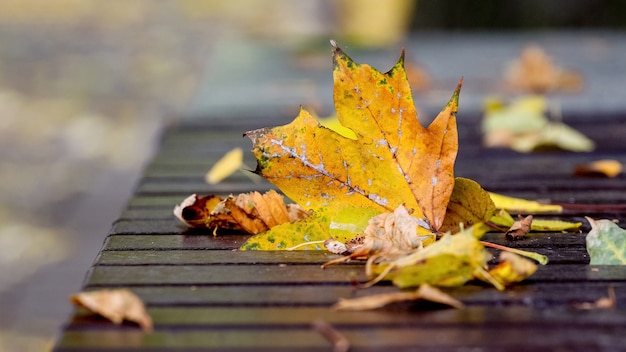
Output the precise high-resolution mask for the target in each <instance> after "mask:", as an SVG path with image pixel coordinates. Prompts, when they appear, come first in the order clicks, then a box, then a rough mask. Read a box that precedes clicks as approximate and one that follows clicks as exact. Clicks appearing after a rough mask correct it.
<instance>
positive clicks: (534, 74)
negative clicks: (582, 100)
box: [505, 45, 583, 92]
mask: <svg viewBox="0 0 626 352" xmlns="http://www.w3.org/2000/svg"><path fill="white" fill-rule="evenodd" d="M505 81H506V82H507V83H508V84H509V85H510V86H511V87H513V88H515V89H519V90H524V91H531V92H548V91H555V90H561V91H578V90H580V89H581V88H582V86H583V79H582V77H581V76H580V74H578V73H576V72H574V71H572V70H567V69H564V68H562V67H559V66H558V65H556V64H555V63H554V62H553V59H552V57H550V56H549V55H548V54H546V52H545V51H544V50H543V49H542V48H541V47H539V46H536V45H530V46H527V47H526V48H524V49H523V50H522V53H521V55H520V57H519V59H517V60H516V61H514V62H512V63H511V65H510V67H509V69H508V70H507V72H506V74H505Z"/></svg>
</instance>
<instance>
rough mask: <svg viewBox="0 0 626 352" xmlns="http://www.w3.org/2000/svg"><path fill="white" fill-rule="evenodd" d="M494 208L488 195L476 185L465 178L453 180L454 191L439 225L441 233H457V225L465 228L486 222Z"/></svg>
mask: <svg viewBox="0 0 626 352" xmlns="http://www.w3.org/2000/svg"><path fill="white" fill-rule="evenodd" d="M495 210H496V207H495V205H494V204H493V202H492V201H491V197H490V196H489V193H487V191H485V190H484V189H483V188H482V187H480V185H479V184H478V183H476V182H475V181H472V180H470V179H467V178H462V177H457V178H455V179H454V189H453V190H452V195H451V196H450V201H449V202H448V207H447V209H446V216H445V217H444V219H443V224H442V225H441V229H440V231H441V232H446V231H450V232H451V233H456V232H458V231H459V229H460V227H459V224H461V223H462V224H463V225H465V226H466V227H468V226H471V225H474V224H477V223H481V222H486V221H488V220H489V219H490V218H491V216H492V215H493V213H494V212H495Z"/></svg>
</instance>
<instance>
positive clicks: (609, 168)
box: [574, 159, 622, 177]
mask: <svg viewBox="0 0 626 352" xmlns="http://www.w3.org/2000/svg"><path fill="white" fill-rule="evenodd" d="M621 172H622V163H620V162H619V161H617V160H612V159H604V160H596V161H592V162H589V163H586V164H580V165H577V166H576V167H575V168H574V175H577V176H605V177H616V176H617V175H619V174H620V173H621Z"/></svg>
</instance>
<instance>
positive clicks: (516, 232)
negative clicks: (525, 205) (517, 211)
mask: <svg viewBox="0 0 626 352" xmlns="http://www.w3.org/2000/svg"><path fill="white" fill-rule="evenodd" d="M532 222H533V216H532V215H528V216H526V217H525V218H521V217H520V219H519V220H517V221H515V222H514V223H513V225H511V228H509V230H508V231H507V232H506V237H507V238H508V239H510V240H519V239H522V238H524V237H526V235H527V234H528V233H529V232H530V230H531V226H532Z"/></svg>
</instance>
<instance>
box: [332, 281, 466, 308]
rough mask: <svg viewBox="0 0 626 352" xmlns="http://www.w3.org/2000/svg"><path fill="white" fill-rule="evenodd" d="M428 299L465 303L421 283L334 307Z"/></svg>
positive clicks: (364, 305)
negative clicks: (413, 286)
mask: <svg viewBox="0 0 626 352" xmlns="http://www.w3.org/2000/svg"><path fill="white" fill-rule="evenodd" d="M418 299H421V300H426V301H431V302H435V303H441V304H445V305H448V306H450V307H454V308H458V309H463V308H464V307H465V306H464V305H463V303H462V302H461V301H459V300H457V299H455V298H453V297H452V296H450V295H448V294H447V293H444V292H443V291H441V290H439V289H437V288H434V287H432V286H430V285H428V284H423V285H421V286H420V287H419V288H418V289H417V290H415V291H412V292H393V293H381V294H377V295H370V296H364V297H358V298H352V299H342V300H340V301H339V302H337V303H336V304H335V305H334V306H333V308H334V309H336V310H368V309H376V308H380V307H383V306H385V305H387V304H390V303H394V302H402V301H414V300H418Z"/></svg>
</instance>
